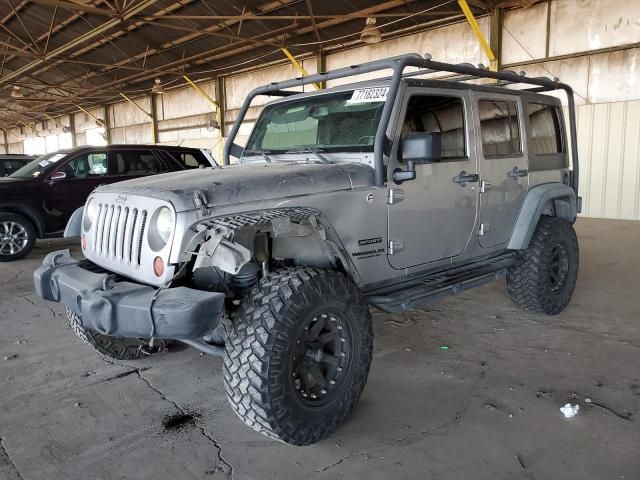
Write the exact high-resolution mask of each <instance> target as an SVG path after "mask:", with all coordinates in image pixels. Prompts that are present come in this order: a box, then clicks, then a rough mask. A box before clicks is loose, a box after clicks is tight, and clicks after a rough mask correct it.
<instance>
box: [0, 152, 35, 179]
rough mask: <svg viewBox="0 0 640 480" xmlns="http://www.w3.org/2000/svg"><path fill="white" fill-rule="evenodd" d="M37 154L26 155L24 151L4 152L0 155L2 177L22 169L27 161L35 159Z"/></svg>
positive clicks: (0, 173)
mask: <svg viewBox="0 0 640 480" xmlns="http://www.w3.org/2000/svg"><path fill="white" fill-rule="evenodd" d="M36 157H37V155H24V154H22V153H4V154H1V155H0V177H8V176H9V175H11V174H12V173H13V172H16V171H18V170H20V169H21V168H22V167H24V166H25V165H26V164H27V163H29V162H31V161H32V160H35V159H36Z"/></svg>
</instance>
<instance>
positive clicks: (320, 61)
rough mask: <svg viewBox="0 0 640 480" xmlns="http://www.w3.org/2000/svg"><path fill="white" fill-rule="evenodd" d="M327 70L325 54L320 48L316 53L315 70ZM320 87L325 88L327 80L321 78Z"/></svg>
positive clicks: (322, 71) (321, 71) (319, 71)
mask: <svg viewBox="0 0 640 480" xmlns="http://www.w3.org/2000/svg"><path fill="white" fill-rule="evenodd" d="M326 71H327V55H326V54H325V53H324V50H322V49H320V50H318V51H317V53H316V72H317V73H324V72H326ZM320 88H321V89H325V88H327V82H326V81H325V80H323V81H322V82H320Z"/></svg>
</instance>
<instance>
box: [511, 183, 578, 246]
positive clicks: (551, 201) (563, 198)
mask: <svg viewBox="0 0 640 480" xmlns="http://www.w3.org/2000/svg"><path fill="white" fill-rule="evenodd" d="M543 215H548V216H552V217H557V218H560V219H562V220H566V221H567V222H570V223H574V222H575V221H576V218H577V216H578V209H577V198H576V193H575V192H574V191H573V189H572V188H571V187H569V186H568V185H564V184H562V183H545V184H542V185H537V186H535V187H533V188H532V189H531V190H529V192H528V193H527V196H526V198H525V200H524V202H523V204H522V208H521V209H520V213H519V214H518V219H517V220H516V223H515V226H514V229H513V233H512V235H511V239H510V240H509V244H508V245H507V248H508V249H510V250H523V249H525V248H527V247H528V246H529V243H530V242H531V238H532V237H533V233H534V232H535V229H536V227H537V225H538V222H539V221H540V218H541V217H542V216H543Z"/></svg>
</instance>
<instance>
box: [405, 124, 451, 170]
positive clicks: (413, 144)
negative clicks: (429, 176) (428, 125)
mask: <svg viewBox="0 0 640 480" xmlns="http://www.w3.org/2000/svg"><path fill="white" fill-rule="evenodd" d="M401 158H402V161H403V162H406V163H409V162H413V163H416V164H418V165H419V164H424V163H433V162H437V161H438V160H440V159H441V158H442V138H441V137H440V132H429V133H410V134H408V135H407V136H406V138H405V139H404V140H403V141H402V146H401Z"/></svg>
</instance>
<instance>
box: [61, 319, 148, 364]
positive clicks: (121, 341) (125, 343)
mask: <svg viewBox="0 0 640 480" xmlns="http://www.w3.org/2000/svg"><path fill="white" fill-rule="evenodd" d="M67 319H68V320H69V326H70V327H71V329H72V330H73V332H74V333H75V334H76V335H77V336H78V337H79V338H80V340H82V341H83V342H84V343H86V344H87V345H90V346H91V347H93V349H94V350H95V351H96V352H98V353H99V354H100V355H104V356H105V357H108V358H111V359H114V360H138V359H139V358H142V357H143V356H145V354H144V352H143V351H142V350H141V349H140V345H141V344H142V343H143V342H142V341H141V340H139V339H137V338H118V337H109V336H107V335H102V334H100V333H98V332H96V331H94V330H90V329H88V328H85V327H83V326H82V321H81V319H80V317H79V316H78V315H76V313H75V312H73V311H71V310H69V309H68V308H67Z"/></svg>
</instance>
